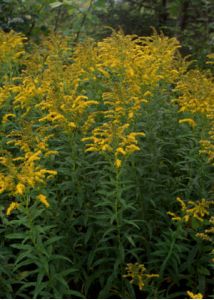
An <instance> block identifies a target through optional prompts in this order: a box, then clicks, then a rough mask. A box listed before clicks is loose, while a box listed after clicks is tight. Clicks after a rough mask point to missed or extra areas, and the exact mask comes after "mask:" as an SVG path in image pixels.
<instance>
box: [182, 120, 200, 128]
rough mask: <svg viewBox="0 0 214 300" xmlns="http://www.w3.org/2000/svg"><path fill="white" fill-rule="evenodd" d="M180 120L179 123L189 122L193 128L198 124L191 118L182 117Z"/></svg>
mask: <svg viewBox="0 0 214 300" xmlns="http://www.w3.org/2000/svg"><path fill="white" fill-rule="evenodd" d="M178 122H179V124H183V123H188V124H189V125H190V126H192V127H193V128H194V127H195V126H196V122H195V121H194V120H193V119H190V118H189V119H180V120H179V121H178Z"/></svg>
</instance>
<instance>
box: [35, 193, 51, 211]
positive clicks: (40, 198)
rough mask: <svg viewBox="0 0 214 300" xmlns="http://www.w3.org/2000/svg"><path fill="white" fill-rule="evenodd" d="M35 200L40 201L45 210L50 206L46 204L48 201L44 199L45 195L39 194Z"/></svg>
mask: <svg viewBox="0 0 214 300" xmlns="http://www.w3.org/2000/svg"><path fill="white" fill-rule="evenodd" d="M37 199H38V200H39V201H41V202H42V203H43V204H44V205H45V206H46V207H47V208H48V207H49V206H50V204H49V203H48V200H47V198H46V196H45V195H43V194H39V195H38V196H37Z"/></svg>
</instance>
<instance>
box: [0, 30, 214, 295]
mask: <svg viewBox="0 0 214 300" xmlns="http://www.w3.org/2000/svg"><path fill="white" fill-rule="evenodd" d="M0 41H1V45H0V74H1V79H0V123H1V127H0V206H1V213H0V217H1V223H0V231H1V236H2V237H1V242H0V243H1V247H0V278H1V280H0V296H1V297H3V298H73V297H74V298H113V297H116V298H147V299H149V298H166V299H167V298H182V297H183V298H189V297H190V298H195V297H198V298H202V295H203V297H204V298H212V297H213V291H212V286H213V282H212V269H213V236H212V235H213V192H214V191H213V179H214V174H213V108H214V107H213V96H214V88H213V77H212V75H211V72H210V71H209V70H206V71H202V70H200V69H194V68H193V66H192V65H191V62H190V61H189V60H188V59H187V58H183V57H182V56H181V54H180V53H179V48H180V44H179V42H178V41H177V40H176V39H175V38H169V37H166V36H164V35H163V34H158V33H157V32H155V31H154V33H153V35H152V36H151V37H139V36H136V35H125V34H124V33H123V32H122V31H119V32H116V31H113V32H112V35H111V36H109V37H106V38H105V39H103V40H102V41H94V40H93V39H91V38H88V39H86V40H85V41H83V42H79V43H76V44H74V43H73V38H71V37H69V36H63V35H59V34H56V33H51V34H49V35H48V36H46V37H43V38H42V39H41V41H40V43H38V44H34V43H33V42H32V41H27V40H26V38H25V37H24V36H23V35H21V34H18V33H15V32H12V31H10V32H9V33H4V32H2V31H1V32H0ZM212 57H213V56H212V55H210V56H209V57H208V59H209V61H211V60H212Z"/></svg>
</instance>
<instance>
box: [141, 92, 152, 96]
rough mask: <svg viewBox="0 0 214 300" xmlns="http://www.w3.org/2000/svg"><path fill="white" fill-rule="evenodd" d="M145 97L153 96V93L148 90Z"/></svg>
mask: <svg viewBox="0 0 214 300" xmlns="http://www.w3.org/2000/svg"><path fill="white" fill-rule="evenodd" d="M143 96H144V97H151V96H152V93H151V92H150V91H146V92H145V93H144V94H143Z"/></svg>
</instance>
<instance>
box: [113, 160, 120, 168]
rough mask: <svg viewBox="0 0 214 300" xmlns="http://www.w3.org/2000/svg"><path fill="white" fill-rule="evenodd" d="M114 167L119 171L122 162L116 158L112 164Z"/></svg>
mask: <svg viewBox="0 0 214 300" xmlns="http://www.w3.org/2000/svg"><path fill="white" fill-rule="evenodd" d="M114 165H115V167H116V169H119V168H120V167H121V165H122V161H121V160H120V159H118V158H117V159H116V160H115V162H114Z"/></svg>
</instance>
